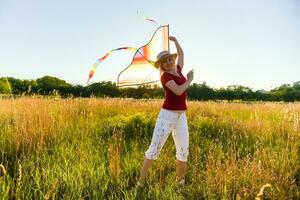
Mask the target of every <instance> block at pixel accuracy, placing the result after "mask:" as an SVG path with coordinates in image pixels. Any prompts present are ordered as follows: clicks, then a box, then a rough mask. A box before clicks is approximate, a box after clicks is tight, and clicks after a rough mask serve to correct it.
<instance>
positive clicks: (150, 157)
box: [137, 36, 193, 186]
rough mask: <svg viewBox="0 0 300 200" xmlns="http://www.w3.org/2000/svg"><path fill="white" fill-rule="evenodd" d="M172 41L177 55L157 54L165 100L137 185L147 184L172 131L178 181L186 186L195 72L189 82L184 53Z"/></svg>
mask: <svg viewBox="0 0 300 200" xmlns="http://www.w3.org/2000/svg"><path fill="white" fill-rule="evenodd" d="M169 40H171V41H173V42H174V43H175V46H176V50H177V54H170V52H169V51H163V52H161V53H159V54H158V55H157V61H156V62H155V67H156V68H158V69H159V70H160V72H161V83H162V86H163V88H164V91H165V100H164V104H163V106H162V108H161V110H160V113H159V115H158V118H157V120H156V124H155V128H154V132H153V136H152V140H151V144H150V146H149V148H148V150H147V151H146V152H145V160H144V163H143V166H142V169H141V173H140V178H139V181H138V183H137V186H143V185H144V183H145V176H146V173H147V171H148V169H149V168H150V167H151V165H152V163H153V161H154V160H156V159H157V157H158V155H159V153H160V151H161V149H162V147H163V145H164V144H165V142H166V140H167V138H168V136H169V134H170V132H171V131H172V136H173V139H174V141H175V145H176V176H177V181H178V183H179V184H184V182H185V181H184V177H185V174H186V168H187V165H186V162H187V157H188V153H189V150H188V148H189V131H188V125H187V118H186V114H185V111H186V110H187V107H186V97H187V93H186V89H187V88H188V86H189V85H190V83H191V82H192V80H193V71H192V70H191V71H190V72H189V73H188V74H187V79H186V78H185V77H184V76H183V75H182V73H181V71H182V67H183V62H184V57H183V50H182V48H181V47H180V45H179V43H178V41H177V39H176V38H175V37H173V36H170V37H169ZM177 56H178V59H177V64H176V62H175V60H176V58H177Z"/></svg>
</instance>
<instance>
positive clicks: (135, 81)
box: [88, 22, 169, 87]
mask: <svg viewBox="0 0 300 200" xmlns="http://www.w3.org/2000/svg"><path fill="white" fill-rule="evenodd" d="M153 23H154V22H153ZM168 38H169V26H168V25H164V26H160V27H158V28H157V30H156V31H155V32H154V34H153V36H152V38H151V40H150V41H149V42H148V43H147V44H146V45H144V46H142V47H140V48H135V47H121V48H117V49H113V50H111V51H109V52H108V53H106V54H105V55H104V56H103V57H102V58H100V59H99V60H97V61H96V62H95V64H94V65H93V67H92V70H91V72H90V74H89V78H88V82H89V81H90V80H91V78H92V77H93V75H94V74H95V71H96V69H97V66H98V65H99V64H100V63H101V62H102V61H103V60H105V59H106V58H107V57H108V56H109V55H110V54H111V53H112V52H113V51H119V50H128V51H133V52H135V53H134V56H133V59H132V62H131V64H130V65H129V66H128V67H126V68H125V69H123V70H122V71H121V72H120V73H119V75H118V77H117V86H118V87H125V86H137V85H143V84H152V83H155V82H158V81H160V76H159V70H157V69H156V68H155V67H154V63H155V61H156V56H157V54H158V53H160V52H161V51H165V50H169V39H168Z"/></svg>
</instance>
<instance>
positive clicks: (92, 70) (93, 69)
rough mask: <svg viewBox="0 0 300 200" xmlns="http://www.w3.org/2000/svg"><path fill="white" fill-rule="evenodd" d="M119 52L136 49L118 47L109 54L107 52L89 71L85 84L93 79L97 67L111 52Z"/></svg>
mask: <svg viewBox="0 0 300 200" xmlns="http://www.w3.org/2000/svg"><path fill="white" fill-rule="evenodd" d="M119 50H128V51H136V50H137V48H134V47H120V48H116V49H112V50H110V51H109V52H107V53H106V54H105V55H104V56H103V57H102V58H100V59H99V60H97V61H96V62H95V63H94V65H93V67H92V69H91V71H90V74H89V77H88V80H87V84H89V82H90V80H91V79H92V78H93V76H94V74H95V72H96V69H97V67H98V65H99V64H100V63H101V62H102V61H103V60H105V59H106V58H107V57H108V56H109V55H110V54H111V53H112V52H113V51H119Z"/></svg>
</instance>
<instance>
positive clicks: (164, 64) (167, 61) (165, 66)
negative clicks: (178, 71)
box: [161, 56, 175, 71]
mask: <svg viewBox="0 0 300 200" xmlns="http://www.w3.org/2000/svg"><path fill="white" fill-rule="evenodd" d="M174 66H175V58H174V57H172V56H169V57H167V58H164V59H163V60H162V61H161V68H162V70H164V71H171V70H172V69H174Z"/></svg>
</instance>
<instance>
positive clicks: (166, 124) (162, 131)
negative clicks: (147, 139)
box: [139, 109, 175, 183]
mask: <svg viewBox="0 0 300 200" xmlns="http://www.w3.org/2000/svg"><path fill="white" fill-rule="evenodd" d="M174 116H175V115H174V114H172V112H170V111H166V110H163V109H162V110H161V111H160V113H159V115H158V118H157V120H156V123H155V128H154V131H153V135H152V139H151V144H150V146H149V148H148V150H147V151H146V152H145V159H144V163H143V166H142V169H141V174H140V178H139V181H140V183H144V182H145V176H146V173H147V171H148V170H149V168H150V167H151V165H152V163H153V161H154V160H156V159H157V157H158V155H159V153H160V151H161V149H162V147H163V146H164V144H165V142H166V140H167V138H168V136H169V134H170V132H171V130H172V125H173V124H172V122H173V121H174V119H175V118H174Z"/></svg>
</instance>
